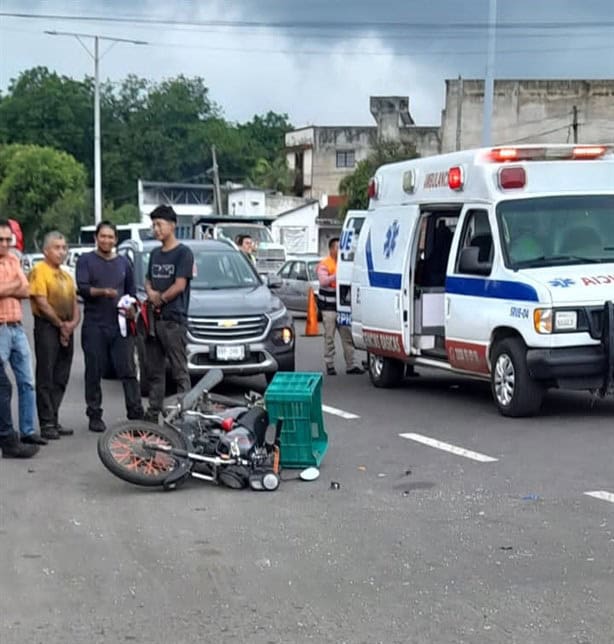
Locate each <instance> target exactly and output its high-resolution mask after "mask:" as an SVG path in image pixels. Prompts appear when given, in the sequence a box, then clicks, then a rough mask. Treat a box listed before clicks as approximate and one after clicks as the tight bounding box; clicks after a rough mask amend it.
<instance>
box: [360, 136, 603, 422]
mask: <svg viewBox="0 0 614 644" xmlns="http://www.w3.org/2000/svg"><path fill="white" fill-rule="evenodd" d="M369 196H370V203H369V210H368V214H367V218H366V220H365V222H364V225H363V229H362V232H361V234H360V237H359V241H358V247H357V249H356V256H355V258H354V266H353V271H352V284H351V298H352V299H351V308H352V337H353V341H354V344H355V345H356V346H357V347H358V348H360V349H366V350H367V351H368V354H369V374H370V377H371V381H372V382H373V384H374V385H375V386H377V387H390V386H394V385H395V384H397V383H398V382H399V381H400V380H401V379H402V377H403V375H404V373H405V369H406V368H407V366H408V365H411V366H425V367H436V368H440V369H444V370H448V371H450V372H454V373H459V374H465V375H467V376H472V377H476V378H483V379H487V380H489V381H490V383H491V388H492V394H493V398H494V400H495V403H496V405H497V407H498V408H499V411H500V412H501V413H502V414H503V415H506V416H527V415H532V414H535V413H537V412H538V411H539V409H540V406H541V402H542V398H543V395H544V392H545V391H546V390H547V389H548V388H554V387H560V388H566V389H576V390H587V391H592V392H594V393H598V394H600V395H605V394H608V393H612V391H613V390H614V382H613V375H614V374H613V366H614V307H613V304H612V300H614V146H607V145H594V146H577V145H576V146H566V145H556V146H555V145H552V146H551V145H547V146H519V147H496V148H490V149H480V150H471V151H465V152H456V153H452V154H447V155H439V156H434V157H429V158H424V159H415V160H411V161H404V162H401V163H395V164H390V165H386V166H383V167H381V168H380V169H379V170H378V171H377V173H376V175H375V177H374V178H373V179H372V180H371V183H370V184H369Z"/></svg>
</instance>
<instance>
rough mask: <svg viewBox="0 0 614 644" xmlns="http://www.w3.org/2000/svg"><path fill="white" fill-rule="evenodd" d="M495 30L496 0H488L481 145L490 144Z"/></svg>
mask: <svg viewBox="0 0 614 644" xmlns="http://www.w3.org/2000/svg"><path fill="white" fill-rule="evenodd" d="M496 32H497V0H490V6H489V9H488V54H487V58H486V77H485V79H484V114H483V116H482V147H488V146H489V145H490V144H491V137H492V110H493V94H494V92H495V80H494V73H495V44H496Z"/></svg>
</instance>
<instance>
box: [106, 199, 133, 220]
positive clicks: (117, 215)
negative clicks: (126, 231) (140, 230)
mask: <svg viewBox="0 0 614 644" xmlns="http://www.w3.org/2000/svg"><path fill="white" fill-rule="evenodd" d="M105 219H108V220H109V221H112V222H113V223H114V224H133V223H137V222H139V221H140V219H141V216H140V214H139V207H138V206H136V205H135V204H132V203H125V204H124V205H123V206H120V207H119V208H118V209H117V210H111V211H110V212H105Z"/></svg>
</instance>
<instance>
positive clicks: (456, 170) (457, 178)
mask: <svg viewBox="0 0 614 644" xmlns="http://www.w3.org/2000/svg"><path fill="white" fill-rule="evenodd" d="M464 182H465V181H464V176H463V169H462V168H461V167H460V166H454V167H453V168H450V169H449V170H448V187H449V188H450V190H462V189H463V184H464Z"/></svg>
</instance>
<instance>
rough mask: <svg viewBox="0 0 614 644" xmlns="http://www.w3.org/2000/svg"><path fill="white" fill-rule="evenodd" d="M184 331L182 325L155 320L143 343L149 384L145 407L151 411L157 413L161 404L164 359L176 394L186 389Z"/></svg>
mask: <svg viewBox="0 0 614 644" xmlns="http://www.w3.org/2000/svg"><path fill="white" fill-rule="evenodd" d="M186 332H187V328H186V326H185V324H181V323H179V322H171V321H169V320H156V335H155V336H153V337H152V336H147V338H146V340H145V360H146V367H145V371H146V373H147V380H148V382H149V408H150V409H151V410H152V411H161V409H162V405H163V404H164V394H165V384H166V361H167V360H168V362H169V364H170V368H171V377H172V379H173V381H174V382H175V385H176V386H177V393H185V392H186V391H189V389H190V386H191V385H190V374H189V373H188V355H187V351H186V344H187V338H186Z"/></svg>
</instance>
